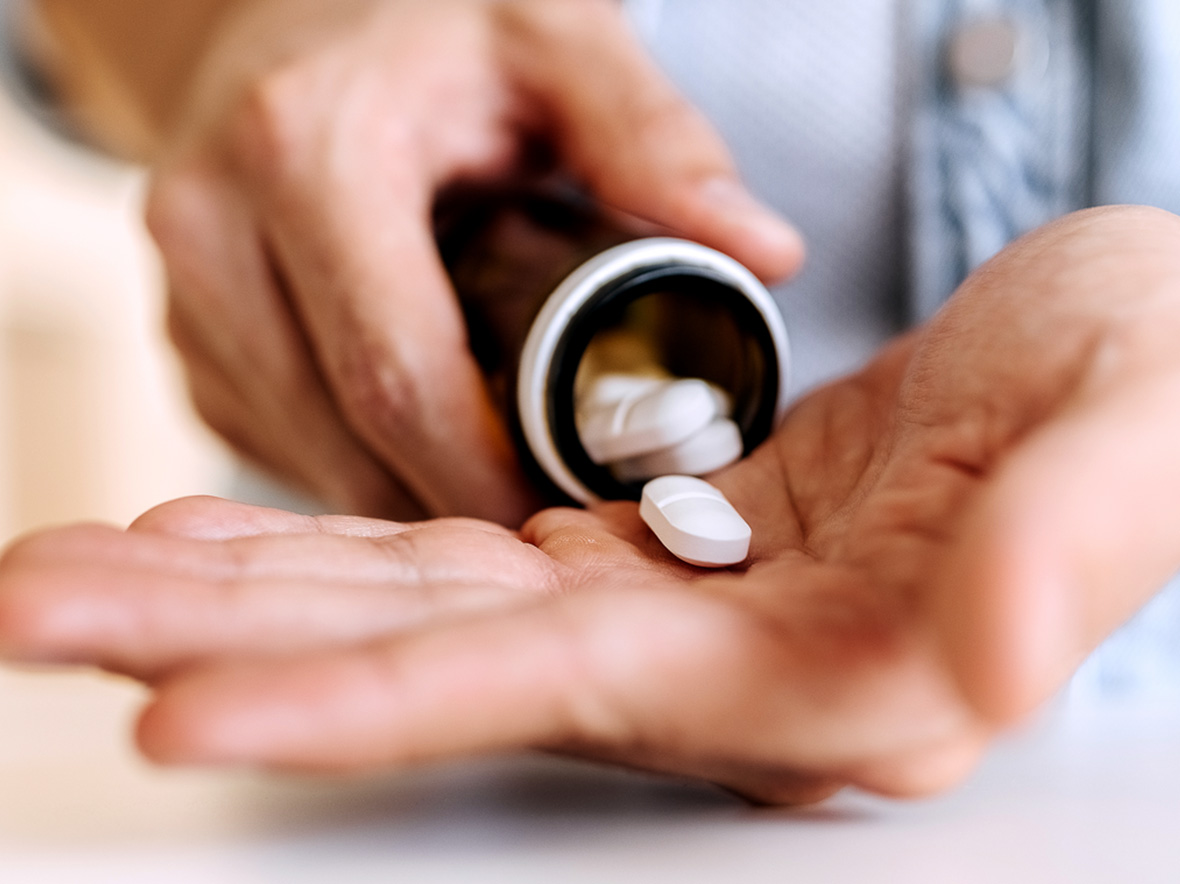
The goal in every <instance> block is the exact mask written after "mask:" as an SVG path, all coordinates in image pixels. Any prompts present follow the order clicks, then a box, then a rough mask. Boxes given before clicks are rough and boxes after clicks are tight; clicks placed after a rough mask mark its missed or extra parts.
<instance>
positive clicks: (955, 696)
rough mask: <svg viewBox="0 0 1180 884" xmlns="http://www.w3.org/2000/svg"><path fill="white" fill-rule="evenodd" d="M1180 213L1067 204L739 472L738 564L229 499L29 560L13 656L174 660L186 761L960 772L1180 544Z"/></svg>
mask: <svg viewBox="0 0 1180 884" xmlns="http://www.w3.org/2000/svg"><path fill="white" fill-rule="evenodd" d="M1177 340H1180V221H1178V220H1177V219H1175V218H1173V217H1171V216H1168V215H1166V214H1164V213H1161V212H1156V211H1152V210H1142V209H1128V208H1120V209H1108V210H1098V211H1092V212H1087V213H1082V214H1079V215H1075V216H1072V217H1070V218H1067V219H1065V220H1063V221H1061V222H1058V223H1057V224H1055V225H1052V226H1050V227H1049V228H1046V229H1045V230H1042V231H1040V232H1038V233H1036V234H1034V235H1032V236H1030V237H1028V238H1026V239H1024V240H1022V241H1020V242H1018V243H1017V244H1015V245H1014V246H1012V247H1010V248H1009V249H1008V250H1007V251H1006V252H1005V253H1003V254H1002V255H1001V256H1000V257H999V258H997V259H996V260H994V261H993V262H992V263H991V264H989V265H987V266H986V267H985V268H983V269H982V270H981V271H979V272H978V273H976V274H975V275H974V276H973V277H972V278H971V279H970V280H969V281H968V283H967V284H966V285H965V286H964V287H963V289H962V290H961V291H960V292H959V293H958V294H957V295H956V297H955V298H954V299H953V300H952V301H951V303H950V304H949V305H948V306H947V307H946V308H945V309H944V310H943V312H942V313H940V314H939V315H938V316H937V317H936V318H935V319H934V320H933V321H931V322H930V323H929V324H928V325H927V326H925V327H923V328H921V329H919V330H917V331H915V332H913V333H911V334H909V335H908V336H906V337H904V338H902V339H900V340H898V341H896V342H894V343H893V344H892V345H891V346H889V347H888V348H887V349H885V350H884V351H883V352H882V353H881V354H880V356H879V357H878V358H877V359H876V360H875V361H873V362H872V363H871V364H870V365H869V366H867V367H866V368H865V369H864V370H863V371H862V372H860V373H859V374H857V375H855V376H852V377H850V378H848V379H846V380H844V381H841V382H839V383H836V384H834V385H832V386H829V387H827V388H825V389H822V390H819V391H818V392H816V393H814V394H812V395H811V396H809V397H808V398H807V399H805V400H804V401H802V402H801V403H800V404H799V405H798V406H797V407H796V408H795V409H794V410H793V411H792V412H791V414H790V415H789V417H788V419H787V420H786V422H785V424H784V425H783V426H782V427H781V428H780V430H779V431H778V432H777V434H776V435H775V436H774V437H773V438H772V439H771V440H770V441H769V442H768V443H766V444H765V445H764V446H763V447H762V448H760V449H759V450H758V451H757V452H755V453H754V454H753V455H752V456H751V457H750V458H748V459H747V460H746V461H744V462H743V463H741V464H738V465H736V466H734V467H732V468H730V469H729V470H727V471H726V472H724V473H723V474H720V475H718V476H715V477H714V479H715V481H716V484H718V485H719V486H720V487H721V488H723V489H724V491H725V492H726V494H727V495H728V496H729V498H730V499H731V500H732V501H733V503H734V504H735V505H736V506H737V508H738V509H739V510H740V511H741V512H742V513H743V514H744V515H745V516H746V517H747V519H748V521H749V522H750V523H751V525H752V527H753V529H754V537H755V544H754V549H753V552H752V555H751V557H750V559H749V561H748V563H747V564H746V565H745V566H744V567H743V568H741V569H738V570H734V571H730V572H721V573H708V572H704V571H701V570H698V569H695V568H691V567H688V566H686V565H682V564H680V563H678V562H676V561H675V560H673V559H671V558H670V557H669V555H668V554H667V553H666V552H664V551H663V550H662V549H661V548H660V547H659V545H658V544H657V543H656V541H655V540H654V539H653V538H652V537H651V535H650V534H649V533H648V532H647V531H646V530H645V528H644V527H643V525H642V524H641V523H640V522H639V520H638V518H637V515H636V507H635V506H634V505H632V504H628V503H614V504H605V505H602V506H598V507H595V508H593V509H591V510H589V511H579V510H571V509H554V510H547V511H544V512H541V513H540V514H538V515H536V516H535V517H534V518H532V519H531V520H530V521H529V522H528V523H527V524H526V525H525V527H524V528H523V530H522V532H521V533H520V534H519V535H517V534H514V533H513V532H511V531H508V530H507V529H504V528H500V527H497V526H495V525H492V524H489V523H483V522H477V521H469V520H458V519H448V520H440V521H434V522H426V523H422V524H417V525H399V524H394V523H388V522H381V521H373V520H366V519H361V518H357V517H327V518H319V519H311V518H307V517H303V516H295V515H290V514H286V513H282V512H278V511H274V510H264V509H256V508H250V507H245V506H242V505H239V504H234V503H229V502H225V501H217V500H212V499H190V500H182V501H177V502H173V503H170V504H166V505H164V506H163V507H160V508H158V509H156V510H153V511H152V512H150V513H148V514H147V515H145V516H144V517H142V518H141V519H140V520H139V521H138V522H137V523H136V524H135V525H134V526H132V528H131V529H130V530H129V531H128V532H126V533H121V532H117V531H115V530H113V529H107V528H99V527H78V528H69V529H63V530H58V531H51V532H49V533H46V534H42V535H39V536H35V537H33V538H31V539H28V540H25V541H24V542H22V543H20V544H18V545H16V546H15V547H14V548H12V549H11V550H10V551H9V553H8V554H7V556H6V557H5V558H4V559H3V562H2V563H0V646H2V647H3V648H4V650H5V652H6V653H7V654H8V655H9V656H10V657H13V658H15V659H26V660H40V661H60V662H67V661H68V662H84V663H92V664H97V665H100V666H104V667H106V668H108V669H110V670H113V671H116V672H124V673H128V674H131V675H133V676H135V677H138V678H141V679H143V680H145V681H146V682H148V683H149V684H150V685H151V686H152V688H153V691H154V693H153V696H152V700H151V702H150V704H149V705H148V707H147V709H146V712H145V714H144V716H143V719H142V721H141V723H140V727H139V731H138V739H139V742H140V745H141V746H142V747H143V749H144V751H146V752H147V753H148V754H149V755H150V756H152V757H154V758H156V759H160V760H163V761H169V762H189V763H211V764H250V765H265V766H275V767H280V768H296V769H311V770H357V769H375V768H385V767H389V766H397V765H404V764H409V763H413V762H419V761H423V760H427V759H444V758H451V757H457V756H466V755H470V754H476V753H485V752H498V751H506V750H514V749H518V748H540V749H545V750H554V751H558V752H565V753H572V754H576V755H586V756H593V757H596V758H602V759H607V760H611V761H615V762H619V763H622V764H626V765H633V766H638V767H642V768H649V769H654V770H658V771H666V772H672V773H676V774H686V775H690V776H694V777H701V778H705V779H708V780H712V781H715V782H717V783H720V784H723V785H725V786H727V787H729V788H731V789H734V790H736V791H738V792H740V793H742V794H744V795H747V796H749V797H751V798H753V799H755V800H759V801H765V802H776V803H777V802H786V803H794V802H806V801H813V800H817V799H820V798H822V797H823V796H825V795H827V794H830V793H831V792H832V791H833V790H835V789H838V788H840V787H841V786H844V785H848V784H854V785H857V786H860V787H863V788H866V789H869V790H873V791H876V792H879V793H883V794H886V795H897V796H913V795H922V794H927V793H930V792H933V791H937V790H941V789H945V788H948V787H950V786H951V785H953V784H954V783H956V782H958V781H959V780H960V779H961V778H962V777H963V776H965V775H966V773H967V772H968V771H969V770H970V769H971V768H972V767H973V765H974V764H975V763H976V762H977V760H978V758H979V757H980V754H981V753H982V752H983V751H984V750H985V748H986V746H987V744H988V742H989V740H990V739H991V738H992V737H993V736H994V735H995V734H996V733H997V732H998V730H999V729H1001V728H1003V727H1004V726H1006V725H1008V724H1010V723H1011V722H1013V721H1014V720H1017V719H1019V718H1021V717H1022V716H1024V715H1026V714H1027V713H1028V712H1029V711H1030V710H1032V709H1034V708H1035V707H1036V706H1037V705H1038V704H1040V703H1041V702H1042V701H1044V700H1045V699H1046V698H1047V697H1048V696H1049V695H1050V694H1051V693H1052V692H1053V691H1054V690H1055V689H1056V688H1057V687H1058V686H1059V685H1060V684H1061V683H1062V682H1063V680H1064V679H1066V678H1067V677H1068V675H1069V674H1070V673H1071V672H1072V670H1073V669H1074V668H1075V667H1076V665H1077V664H1078V663H1079V662H1080V660H1081V659H1082V658H1083V657H1084V655H1085V654H1086V653H1088V652H1089V651H1090V650H1091V649H1092V648H1093V647H1094V646H1095V645H1096V644H1097V643H1098V642H1100V641H1101V640H1102V638H1103V637H1104V636H1106V635H1107V634H1108V633H1109V632H1111V631H1112V630H1113V629H1115V628H1116V627H1117V626H1118V625H1119V624H1120V623H1121V622H1123V621H1124V620H1125V619H1126V618H1127V617H1128V616H1129V615H1130V614H1131V613H1132V612H1133V611H1134V610H1136V609H1137V608H1138V607H1139V606H1140V605H1141V604H1143V603H1144V602H1145V601H1146V600H1147V599H1148V598H1149V597H1150V596H1151V595H1152V594H1153V593H1154V592H1155V591H1157V589H1158V587H1159V586H1160V585H1162V583H1163V582H1164V581H1165V580H1166V579H1167V577H1168V576H1169V575H1171V574H1172V573H1173V572H1174V571H1175V570H1177V568H1178V567H1180V518H1178V510H1180V458H1177V457H1175V452H1176V451H1177V450H1180V417H1178V416H1177V415H1178V413H1180V410H1178V409H1177V407H1176V403H1177V402H1178V401H1180V348H1177V346H1176V341H1177Z"/></svg>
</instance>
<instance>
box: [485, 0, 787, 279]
mask: <svg viewBox="0 0 1180 884" xmlns="http://www.w3.org/2000/svg"><path fill="white" fill-rule="evenodd" d="M565 6H566V4H546V3H533V4H525V5H523V6H521V7H520V10H521V11H517V12H516V14H514V10H515V9H517V7H515V6H513V5H512V4H505V6H504V7H503V16H502V17H503V18H504V19H505V21H506V25H505V27H506V30H507V31H508V33H509V35H510V36H513V37H515V39H514V40H513V39H510V40H508V41H506V43H505V47H506V49H505V63H506V64H507V65H508V66H509V69H510V70H513V71H515V73H516V76H518V77H519V78H520V80H521V81H522V82H523V83H524V84H525V85H526V88H527V89H529V90H530V91H531V92H533V93H534V94H535V95H537V96H538V98H539V99H540V102H541V103H542V104H543V106H545V107H546V108H548V109H549V111H550V113H551V115H552V124H553V126H554V128H555V129H556V135H557V138H558V141H559V147H560V150H561V153H562V156H563V157H565V158H566V159H567V160H568V161H569V162H570V163H571V165H572V167H573V169H574V171H575V172H577V173H578V174H580V175H582V176H583V177H584V178H585V179H586V181H587V182H588V184H589V185H590V187H591V189H592V190H593V191H594V192H595V193H596V194H597V195H598V196H599V197H601V198H602V199H603V200H604V201H606V202H608V203H610V204H611V205H614V206H617V207H618V208H620V209H623V210H625V211H627V212H631V213H632V214H635V215H639V216H641V217H645V218H648V219H650V220H652V221H655V222H656V223H658V224H661V225H664V226H666V227H668V228H670V229H672V230H674V231H677V232H679V233H681V234H682V235H684V236H686V237H688V238H689V239H694V240H698V241H700V242H702V243H705V244H706V245H710V246H713V247H715V248H717V249H719V250H721V251H724V252H726V253H728V254H730V255H732V256H733V257H735V258H736V259H738V260H739V261H742V262H743V263H745V264H746V265H747V266H748V267H750V269H751V270H752V271H753V272H754V273H755V274H757V275H759V276H761V277H762V278H764V279H768V280H778V279H781V278H784V277H786V276H789V275H791V274H793V273H795V272H796V271H797V270H798V269H799V267H800V265H801V264H802V261H803V251H804V249H803V240H802V238H801V237H800V235H799V233H798V232H797V231H796V230H795V229H794V228H793V227H791V226H790V225H789V224H787V223H786V222H785V221H784V220H782V219H781V218H780V217H779V216H777V215H776V214H775V213H773V212H772V211H771V210H769V209H768V208H766V207H765V206H764V205H762V204H761V203H759V202H758V201H757V200H755V199H754V198H753V197H752V196H751V195H750V194H749V192H748V191H747V190H746V189H745V188H744V187H743V186H742V184H741V182H740V181H739V179H738V175H737V172H736V170H735V168H734V164H733V160H732V158H731V157H730V155H729V151H728V149H727V148H726V147H725V145H724V143H723V142H722V140H721V138H720V136H719V135H718V134H717V132H716V131H715V130H714V129H713V127H712V125H711V124H710V123H709V122H708V121H707V120H706V119H705V118H704V116H703V115H702V114H701V113H700V112H699V111H697V110H696V109H695V108H693V107H692V106H691V105H690V104H689V103H688V102H687V101H685V100H684V99H683V98H682V97H681V96H680V95H679V94H678V93H677V92H676V90H675V89H674V87H673V86H672V84H671V83H670V82H669V81H668V79H667V78H666V77H665V76H664V75H663V73H662V72H661V71H659V69H658V68H657V67H656V65H655V63H654V62H653V61H652V60H651V59H650V57H649V56H648V55H647V53H646V52H645V51H644V49H643V47H642V46H641V45H640V43H639V41H638V40H637V39H636V37H635V36H634V35H633V34H632V33H630V31H629V29H628V27H627V24H626V21H625V18H624V16H623V15H622V13H621V12H620V10H619V8H618V4H615V3H602V4H595V3H590V4H578V9H577V12H578V14H577V15H574V16H571V15H569V10H568V8H564V7H565ZM522 12H523V13H527V14H522ZM522 44H523V45H525V46H527V47H529V48H530V49H532V51H524V50H522V49H521V45H522ZM536 47H544V48H545V50H546V51H536ZM590 71H592V72H593V75H592V76H588V75H587V72H590Z"/></svg>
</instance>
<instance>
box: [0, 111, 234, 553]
mask: <svg viewBox="0 0 1180 884" xmlns="http://www.w3.org/2000/svg"><path fill="white" fill-rule="evenodd" d="M142 190H143V180H142V175H141V174H140V173H138V172H137V171H135V170H130V169H126V168H123V167H119V166H116V165H114V164H112V163H108V162H105V161H103V160H99V159H97V158H95V157H92V156H89V155H87V154H85V153H84V152H81V151H78V150H76V149H73V148H70V147H68V146H65V145H63V144H61V143H60V142H58V141H56V140H54V139H53V138H51V137H50V136H48V135H47V134H46V133H45V132H43V131H42V130H40V129H38V128H36V127H35V126H34V125H33V124H31V123H30V122H29V121H28V120H26V119H25V118H23V117H22V116H20V115H19V113H18V112H17V111H16V109H15V108H14V107H13V106H12V105H11V104H10V103H9V102H8V101H6V100H5V99H4V97H3V96H0V541H2V540H4V539H6V538H8V537H11V536H12V535H13V534H15V533H18V532H22V531H25V530H28V529H30V528H33V527H36V526H39V525H45V524H49V523H56V522H62V521H73V520H77V519H101V520H106V521H115V522H119V523H125V522H127V521H129V520H130V519H131V518H133V517H134V516H135V515H137V514H138V513H139V512H141V511H143V510H144V509H147V508H148V507H150V506H152V505H154V504H156V503H158V502H160V501H162V500H166V499H168V498H171V497H177V496H180V495H183V494H190V493H217V492H219V491H221V490H223V489H224V488H225V487H226V476H227V475H228V471H229V461H228V458H227V457H226V455H225V453H224V452H223V450H222V449H221V448H220V446H219V445H217V444H216V443H215V442H214V441H213V440H212V439H211V438H210V437H209V436H208V435H207V434H206V433H205V431H204V430H203V429H202V428H201V427H200V426H199V424H198V423H197V421H196V419H195V418H194V417H193V415H192V414H191V412H190V411H189V409H188V406H187V403H186V401H185V397H184V395H183V389H182V383H181V382H180V380H179V376H178V372H177V371H176V368H175V366H174V365H173V364H172V362H171V355H170V353H169V351H168V348H167V344H166V343H165V341H164V340H163V335H162V332H161V330H160V329H161V325H162V321H161V312H162V301H161V297H160V291H161V283H160V272H159V268H158V265H157V262H156V258H155V255H154V253H153V251H152V249H151V246H150V244H149V242H148V241H147V238H146V235H145V233H144V231H143V229H142V225H141V224H140V222H139V203H140V199H141V195H142Z"/></svg>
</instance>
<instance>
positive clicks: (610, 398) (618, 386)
mask: <svg viewBox="0 0 1180 884" xmlns="http://www.w3.org/2000/svg"><path fill="white" fill-rule="evenodd" d="M667 382H668V378H667V376H657V375H643V374H622V373H617V372H609V373H607V374H600V375H599V376H598V377H596V378H594V380H592V381H590V383H588V384H587V385H586V388H585V390H584V391H582V392H580V393H579V394H578V402H577V408H578V411H579V412H580V413H582V414H589V413H591V412H593V411H596V410H598V409H599V408H606V407H607V406H613V405H617V404H618V403H619V402H621V401H623V400H624V399H626V398H627V397H628V396H635V395H638V394H641V393H647V392H649V391H651V390H654V389H655V388H656V387H660V386H663V385H664V384H666V383H667Z"/></svg>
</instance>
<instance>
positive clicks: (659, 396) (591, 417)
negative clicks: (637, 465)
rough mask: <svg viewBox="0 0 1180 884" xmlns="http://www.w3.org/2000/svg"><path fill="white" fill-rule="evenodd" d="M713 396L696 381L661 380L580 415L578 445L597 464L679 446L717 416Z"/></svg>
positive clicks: (711, 392)
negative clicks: (679, 443)
mask: <svg viewBox="0 0 1180 884" xmlns="http://www.w3.org/2000/svg"><path fill="white" fill-rule="evenodd" d="M717 405H718V403H717V398H716V396H715V395H714V394H713V391H712V390H711V389H710V388H709V385H708V384H706V383H705V382H704V381H699V380H683V381H665V382H663V383H661V384H660V385H659V386H657V387H654V388H653V389H650V390H642V389H641V390H639V391H638V392H635V393H632V394H630V395H628V396H625V397H624V398H623V399H621V400H619V401H618V402H617V403H615V404H613V405H607V406H604V407H602V408H595V409H591V410H589V411H587V412H585V413H583V414H581V415H579V416H578V435H579V437H580V438H581V440H582V447H583V448H585V449H586V453H587V454H588V455H589V456H590V459H591V460H592V461H594V462H595V463H597V464H607V463H613V462H614V461H618V460H624V459H625V458H628V457H636V456H637V455H640V454H649V453H651V452H653V451H659V450H660V449H662V448H667V447H669V446H670V445H675V444H676V443H678V442H683V441H684V440H685V439H687V438H688V437H689V436H691V435H693V433H697V432H699V431H701V430H703V429H704V428H705V427H707V426H708V425H709V424H710V423H711V422H712V421H713V418H715V417H716V416H717Z"/></svg>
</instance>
